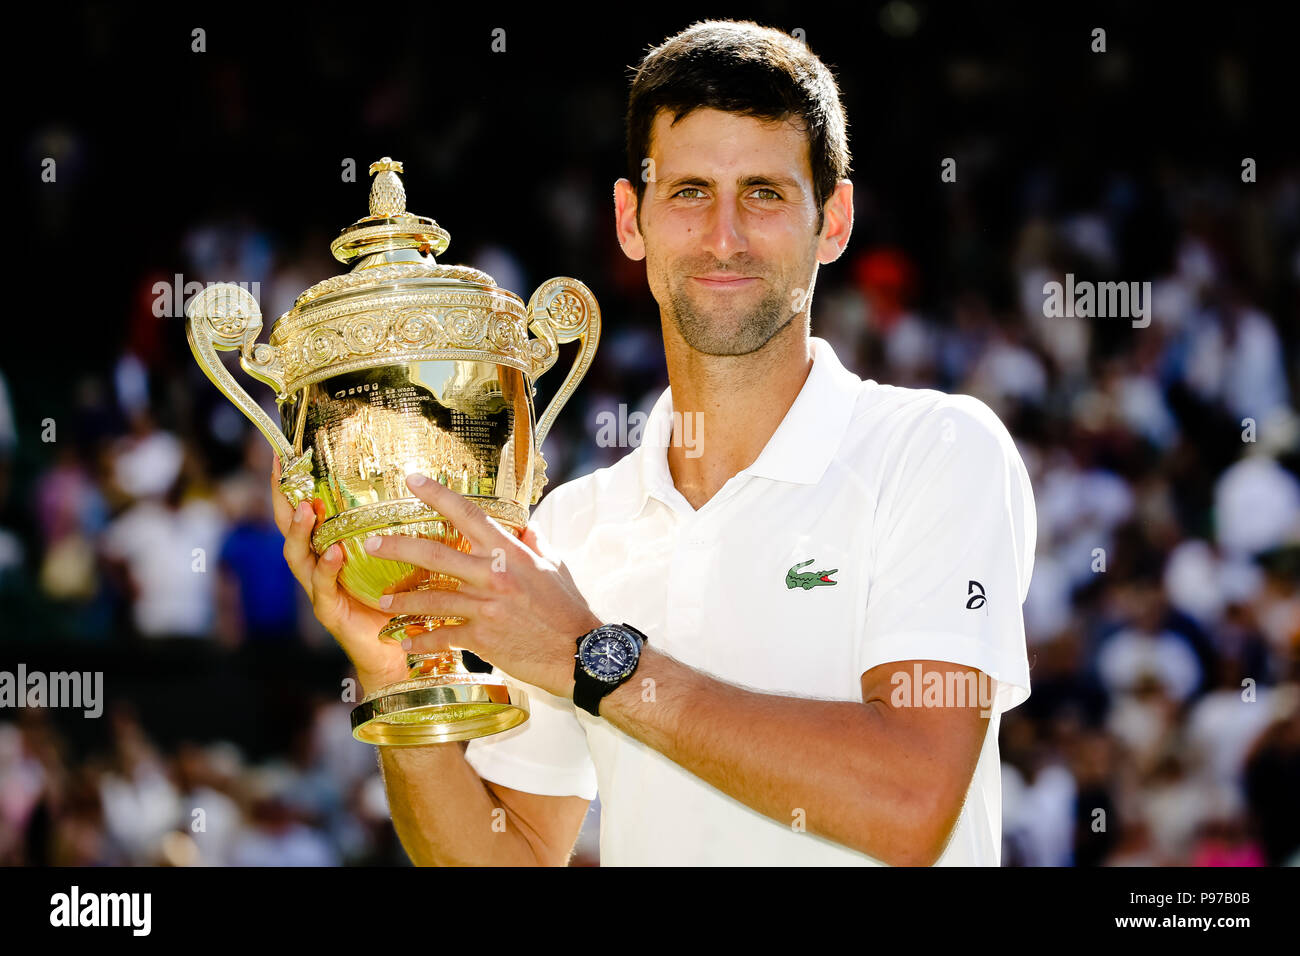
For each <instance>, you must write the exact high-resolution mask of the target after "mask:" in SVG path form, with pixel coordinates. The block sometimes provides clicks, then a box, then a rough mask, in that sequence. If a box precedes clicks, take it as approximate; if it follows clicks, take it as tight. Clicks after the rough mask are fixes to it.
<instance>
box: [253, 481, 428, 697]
mask: <svg viewBox="0 0 1300 956" xmlns="http://www.w3.org/2000/svg"><path fill="white" fill-rule="evenodd" d="M271 501H272V503H273V504H274V506H275V523H276V525H277V526H278V527H279V529H280V533H281V534H283V535H284V560H285V561H286V562H287V563H288V565H289V569H290V570H291V571H292V572H293V576H294V577H295V578H297V579H298V583H299V584H301V585H302V587H303V590H305V591H306V592H307V596H308V597H309V598H311V605H312V610H313V611H315V613H316V620H318V621H320V622H321V624H323V625H324V626H325V629H326V630H327V631H329V632H330V633H331V634H332V635H334V639H335V640H336V641H338V642H339V646H340V647H342V648H343V651H344V653H346V654H347V655H348V658H349V659H350V660H351V661H352V666H353V667H355V668H356V671H357V679H358V680H359V681H360V682H361V686H362V688H363V690H364V691H365V693H370V692H371V691H374V690H375V689H377V688H378V687H382V686H383V685H384V684H391V683H393V682H394V681H398V680H402V679H403V678H405V677H406V675H407V667H406V652H405V651H403V650H402V649H401V648H400V647H398V646H397V645H396V644H394V643H393V642H392V641H381V640H380V639H379V630H380V628H382V627H383V626H384V625H385V624H387V623H388V622H389V620H391V619H392V617H393V614H392V613H390V612H386V611H373V610H371V609H370V608H368V607H366V606H365V605H364V604H361V603H359V602H357V601H355V600H353V599H352V598H351V597H349V596H348V595H347V594H346V593H345V592H344V591H343V590H342V589H341V588H340V587H339V584H338V575H339V571H340V570H342V568H343V549H342V548H340V547H339V546H338V545H337V544H333V545H330V546H329V547H328V548H326V549H325V553H324V554H323V555H321V557H320V559H319V560H318V559H317V558H316V553H315V552H314V551H313V550H312V547H311V535H312V532H313V531H314V530H315V528H316V525H317V524H318V522H319V521H320V519H321V517H322V516H323V514H324V511H325V505H324V502H322V501H321V500H320V499H319V498H316V499H313V500H312V501H304V502H302V503H301V504H299V505H298V508H297V509H296V510H295V509H294V507H293V506H292V505H291V504H289V499H288V498H286V497H285V496H284V495H283V494H282V493H281V492H280V458H279V456H278V455H277V456H276V458H275V464H274V465H272V467H271Z"/></svg>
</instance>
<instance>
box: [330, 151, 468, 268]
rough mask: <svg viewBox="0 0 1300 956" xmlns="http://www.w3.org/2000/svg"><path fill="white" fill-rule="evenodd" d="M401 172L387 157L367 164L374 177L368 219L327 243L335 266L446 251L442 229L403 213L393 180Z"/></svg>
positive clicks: (402, 198)
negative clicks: (399, 252) (402, 252)
mask: <svg viewBox="0 0 1300 956" xmlns="http://www.w3.org/2000/svg"><path fill="white" fill-rule="evenodd" d="M402 171H403V170H402V164H401V163H400V162H398V161H396V160H394V159H390V158H389V157H387V156H385V157H384V158H383V159H381V160H379V162H377V163H371V164H370V175H371V176H374V177H375V180H374V182H373V183H371V184H370V215H368V216H365V217H363V218H361V219H358V220H357V221H356V222H354V223H353V224H352V225H350V226H348V227H347V228H346V229H344V230H343V231H342V233H340V234H339V237H338V238H337V239H335V240H334V241H333V242H332V243H330V252H332V253H333V254H334V258H335V259H337V260H338V261H339V262H351V261H352V260H353V259H356V258H357V257H359V256H367V255H372V254H374V253H378V252H386V251H389V250H395V249H417V250H419V251H420V252H421V253H424V254H434V255H441V254H442V253H443V252H444V251H445V250H446V248H447V245H448V243H450V242H451V235H450V234H449V233H448V232H447V230H446V229H443V228H442V227H441V226H439V225H438V223H437V222H435V221H434V220H432V219H430V218H428V217H427V216H417V215H415V214H413V213H409V212H407V211H406V189H405V188H404V187H403V186H402V181H401V180H400V179H399V178H398V177H397V174H398V173H400V172H402ZM376 173H378V174H379V175H377V176H376V175H375V174H376Z"/></svg>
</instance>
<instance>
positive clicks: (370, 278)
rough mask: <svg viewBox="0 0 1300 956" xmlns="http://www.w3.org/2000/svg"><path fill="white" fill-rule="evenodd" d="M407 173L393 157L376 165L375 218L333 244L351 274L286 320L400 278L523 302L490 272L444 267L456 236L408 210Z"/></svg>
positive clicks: (318, 290)
mask: <svg viewBox="0 0 1300 956" xmlns="http://www.w3.org/2000/svg"><path fill="white" fill-rule="evenodd" d="M402 171H403V170H402V164H401V163H400V162H399V161H397V160H394V159H392V158H390V157H388V156H385V157H384V158H383V159H381V160H379V161H378V162H375V163H371V164H370V175H371V176H374V177H375V178H374V181H373V182H372V183H371V184H370V215H368V216H364V217H362V218H361V219H358V220H357V221H356V222H354V223H353V224H352V225H350V226H348V227H346V228H345V229H343V230H342V231H341V232H340V233H339V236H338V238H337V239H335V240H334V241H333V242H332V243H330V252H331V253H332V254H333V255H334V258H335V259H337V260H338V261H339V262H342V263H350V264H351V266H352V268H351V270H350V271H349V272H347V273H345V274H343V275H339V276H334V277H333V278H330V279H325V280H324V281H322V282H318V283H316V284H315V285H313V286H312V287H311V288H309V289H307V290H305V291H304V292H303V293H302V294H300V295H299V296H298V298H297V299H296V300H295V301H294V307H293V309H292V310H291V311H290V312H289V313H287V314H286V315H285V316H281V319H284V318H287V317H288V316H289V315H292V314H294V313H297V312H299V311H300V310H302V309H303V307H304V306H306V305H307V304H308V303H310V302H313V301H314V300H317V299H320V298H322V297H323V296H327V295H330V294H331V293H334V292H342V291H356V290H358V289H362V288H365V287H367V286H369V285H371V284H376V283H385V282H391V281H393V280H395V279H422V280H429V279H433V280H440V281H442V282H452V283H467V284H469V285H471V286H474V287H477V288H480V289H485V290H491V291H494V292H499V293H502V294H504V295H507V296H510V297H511V298H514V299H518V296H517V295H516V294H515V293H513V292H510V291H509V290H507V289H499V288H497V284H496V280H494V279H493V278H492V277H491V276H490V275H488V274H487V273H486V272H483V271H481V270H479V269H472V268H470V267H469V266H453V265H439V264H438V262H437V260H436V259H435V258H434V256H435V255H440V254H442V253H443V252H444V251H445V250H446V249H447V246H448V245H449V244H450V243H451V234H450V233H449V232H447V230H446V229H444V228H442V227H441V226H439V225H438V223H437V221H436V220H433V219H430V218H429V217H427V216H417V215H415V214H414V213H410V212H407V210H406V189H405V187H404V186H403V185H402V180H401V179H400V178H398V175H397V174H398V173H400V172H402ZM521 301H522V300H521ZM276 324H277V325H278V324H279V321H277V323H276Z"/></svg>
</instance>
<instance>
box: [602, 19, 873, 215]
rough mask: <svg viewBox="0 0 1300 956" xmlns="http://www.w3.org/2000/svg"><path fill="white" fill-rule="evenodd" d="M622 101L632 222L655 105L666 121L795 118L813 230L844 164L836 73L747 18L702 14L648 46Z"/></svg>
mask: <svg viewBox="0 0 1300 956" xmlns="http://www.w3.org/2000/svg"><path fill="white" fill-rule="evenodd" d="M629 69H631V70H633V71H635V75H634V76H633V79H632V89H631V91H630V92H629V94H628V101H627V167H628V179H629V180H630V181H631V182H632V184H633V185H634V186H635V187H636V202H637V226H638V227H640V225H641V200H642V197H644V195H645V187H646V181H645V179H644V178H643V172H642V170H643V167H642V162H643V160H644V159H645V158H646V157H648V156H649V155H650V137H651V133H652V132H653V127H654V120H655V116H656V115H658V113H659V111H660V110H668V111H669V112H670V113H671V114H672V122H673V123H676V122H677V121H678V120H680V119H682V118H683V117H685V116H687V115H688V114H689V113H691V112H692V111H694V110H697V109H715V110H722V111H723V112H727V113H739V114H742V115H745V116H752V117H754V118H756V119H759V120H764V121H779V120H787V119H792V118H793V119H797V120H798V121H800V122H801V124H802V126H803V128H804V132H805V133H806V134H807V136H808V149H809V160H810V162H811V166H812V179H813V196H814V198H815V199H816V202H817V231H818V232H820V231H821V229H822V225H823V223H824V222H825V214H826V202H827V200H829V199H830V197H831V194H832V193H833V192H834V191H835V184H836V183H837V182H838V181H839V180H840V179H843V178H844V177H846V176H847V175H848V173H849V170H850V161H851V158H850V156H849V145H848V123H847V121H846V120H845V117H844V107H843V106H842V104H841V103H840V91H839V87H838V86H837V85H836V83H835V77H834V76H833V75H832V74H831V71H830V70H829V69H828V68H827V67H826V65H825V64H824V63H822V61H821V60H819V59H818V58H817V56H816V54H814V53H813V52H812V50H810V49H808V46H807V44H805V43H804V42H803V41H802V40H796V39H795V38H794V37H792V36H790V35H789V34H787V33H782V32H781V31H780V30H775V29H773V28H771V27H764V26H760V25H759V24H757V23H755V22H754V21H752V20H705V21H701V22H698V23H695V24H692V25H691V26H689V27H687V28H686V29H685V30H683V31H682V32H681V33H678V34H677V35H676V36H672V37H669V38H668V39H667V40H665V41H664V42H663V43H661V44H659V46H657V47H655V48H654V49H652V50H650V52H649V53H647V54H646V55H645V58H644V59H643V60H642V61H641V64H640V66H635V67H629Z"/></svg>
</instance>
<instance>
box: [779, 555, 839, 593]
mask: <svg viewBox="0 0 1300 956" xmlns="http://www.w3.org/2000/svg"><path fill="white" fill-rule="evenodd" d="M816 560H817V559H816V558H809V559H808V560H807V561H800V562H799V563H798V564H796V565H795V566H794V567H793V568H791V569H790V570H789V571H787V572H785V586H786V587H787V588H803V589H804V590H805V591H807V590H808V589H809V588H820V587H825V586H826V585H828V584H839V583H840V582H839V581H832V580H831V575H832V574H834V573H835V572H836V571H838V570H839V568H831V569H830V570H829V571H800V570H799V569H800V568H806V567H807V566H808V565H810V564H812V563H813V562H814V561H816Z"/></svg>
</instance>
